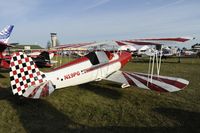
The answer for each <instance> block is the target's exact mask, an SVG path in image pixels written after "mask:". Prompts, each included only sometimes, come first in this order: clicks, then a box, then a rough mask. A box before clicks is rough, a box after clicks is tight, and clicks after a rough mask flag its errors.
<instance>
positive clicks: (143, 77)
mask: <svg viewBox="0 0 200 133" xmlns="http://www.w3.org/2000/svg"><path fill="white" fill-rule="evenodd" d="M105 80H109V81H113V82H118V83H121V84H122V87H128V86H130V85H133V86H137V87H139V88H144V89H149V90H154V91H158V92H175V91H179V90H182V89H184V88H185V87H186V86H187V85H188V84H189V81H187V80H185V79H181V78H175V77H167V76H158V75H153V76H152V78H151V76H150V75H148V74H144V73H136V72H133V73H129V72H122V71H117V72H115V73H113V74H112V75H110V76H109V77H107V78H106V79H105Z"/></svg>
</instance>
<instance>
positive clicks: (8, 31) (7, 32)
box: [0, 25, 14, 43]
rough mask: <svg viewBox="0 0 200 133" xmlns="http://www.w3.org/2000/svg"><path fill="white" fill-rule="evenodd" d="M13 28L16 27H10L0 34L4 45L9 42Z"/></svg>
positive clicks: (0, 39)
mask: <svg viewBox="0 0 200 133" xmlns="http://www.w3.org/2000/svg"><path fill="white" fill-rule="evenodd" d="M13 28H14V25H8V26H6V27H5V28H4V29H3V30H2V31H1V32H0V42H3V43H7V42H8V40H9V37H10V34H11V32H12V30H13Z"/></svg>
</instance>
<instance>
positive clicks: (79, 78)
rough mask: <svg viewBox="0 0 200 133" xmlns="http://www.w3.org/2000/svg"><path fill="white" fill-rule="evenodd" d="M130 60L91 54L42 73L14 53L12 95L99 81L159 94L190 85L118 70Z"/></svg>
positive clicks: (40, 93)
mask: <svg viewBox="0 0 200 133" xmlns="http://www.w3.org/2000/svg"><path fill="white" fill-rule="evenodd" d="M188 40H189V39H188V38H161V39H144V40H142V39H140V40H137V41H133V40H132V41H131V40H127V41H117V42H116V43H118V44H120V45H124V43H126V42H127V43H134V44H145V45H147V44H150V45H155V44H157V43H156V42H158V41H168V42H169V41H175V42H185V41H188ZM148 41H149V42H148ZM153 41H154V42H153ZM83 45H89V44H83ZM78 46H81V45H80V44H77V45H76V46H75V47H78ZM71 47H72V45H71ZM130 59H131V54H130V53H129V52H125V51H121V52H116V53H112V52H108V51H93V52H90V53H89V54H87V55H85V56H83V57H81V58H78V59H76V60H74V61H72V62H70V63H67V64H64V65H62V66H60V67H58V68H55V69H53V70H51V71H49V72H42V71H40V70H39V69H38V67H37V66H36V65H35V63H34V62H33V60H32V58H31V57H28V56H27V55H26V54H24V53H22V52H17V53H14V54H13V56H12V59H11V62H10V81H11V88H12V92H13V94H16V95H19V96H24V97H27V98H34V99H38V98H41V97H45V96H48V95H50V94H51V93H52V92H53V91H54V90H56V89H61V88H65V87H69V86H75V85H79V84H84V83H87V82H91V81H101V80H108V81H112V82H116V83H120V84H121V87H122V88H125V87H129V86H132V85H133V86H137V87H139V88H143V89H148V90H154V91H158V92H175V91H180V90H182V89H184V88H185V87H186V86H187V85H188V84H189V81H187V80H185V79H182V78H176V77H168V76H160V75H159V74H157V75H153V73H149V74H144V73H138V72H123V71H121V70H120V69H121V68H122V67H123V66H124V65H126V64H127V63H128V62H129V60H130Z"/></svg>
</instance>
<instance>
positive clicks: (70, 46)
mask: <svg viewBox="0 0 200 133" xmlns="http://www.w3.org/2000/svg"><path fill="white" fill-rule="evenodd" d="M192 39H193V38H191V37H177V38H150V39H132V40H120V41H115V40H113V41H102V42H90V43H77V44H65V45H59V46H57V47H55V48H56V49H63V48H68V49H73V48H74V49H77V48H90V47H98V46H100V47H103V48H104V46H105V47H106V48H108V47H109V46H110V48H113V47H114V46H117V47H120V46H123V45H163V44H169V43H170V44H173V43H179V42H186V41H189V40H192Z"/></svg>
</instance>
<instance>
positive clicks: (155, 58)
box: [147, 45, 162, 86]
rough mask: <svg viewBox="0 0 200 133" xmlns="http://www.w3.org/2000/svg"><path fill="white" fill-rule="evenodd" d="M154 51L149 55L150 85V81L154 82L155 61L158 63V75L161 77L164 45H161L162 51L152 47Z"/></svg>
mask: <svg viewBox="0 0 200 133" xmlns="http://www.w3.org/2000/svg"><path fill="white" fill-rule="evenodd" d="M152 53H153V54H151V56H149V68H148V80H147V86H148V84H149V82H150V83H152V79H153V76H154V69H155V63H156V71H157V77H158V78H159V75H160V68H161V62H162V45H161V50H160V51H158V50H154V49H152Z"/></svg>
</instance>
